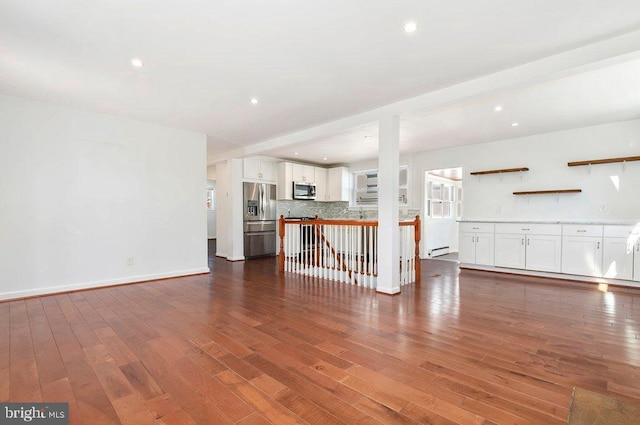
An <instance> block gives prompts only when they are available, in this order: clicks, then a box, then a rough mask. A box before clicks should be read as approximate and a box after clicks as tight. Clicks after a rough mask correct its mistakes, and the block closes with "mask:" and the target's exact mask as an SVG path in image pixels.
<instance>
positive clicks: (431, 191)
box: [426, 180, 462, 219]
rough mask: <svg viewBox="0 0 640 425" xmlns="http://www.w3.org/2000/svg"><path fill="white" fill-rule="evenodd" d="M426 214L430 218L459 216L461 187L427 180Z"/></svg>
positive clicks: (460, 210)
mask: <svg viewBox="0 0 640 425" xmlns="http://www.w3.org/2000/svg"><path fill="white" fill-rule="evenodd" d="M426 191H427V192H426V198H427V215H428V216H429V217H431V218H452V217H455V218H458V219H459V218H460V217H461V216H462V188H461V187H458V186H456V185H454V184H448V183H441V182H438V181H434V180H429V181H427V187H426Z"/></svg>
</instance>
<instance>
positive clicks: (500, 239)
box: [495, 223, 562, 273]
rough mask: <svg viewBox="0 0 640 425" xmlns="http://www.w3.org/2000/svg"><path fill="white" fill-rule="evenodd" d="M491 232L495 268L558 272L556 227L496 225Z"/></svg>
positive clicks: (558, 250) (559, 251)
mask: <svg viewBox="0 0 640 425" xmlns="http://www.w3.org/2000/svg"><path fill="white" fill-rule="evenodd" d="M495 229H496V230H495V232H496V233H495V265H496V267H509V268H515V269H526V270H537V271H547V272H556V273H557V272H560V270H561V243H562V238H561V234H562V227H561V226H560V225H557V224H532V223H498V224H496V228H495Z"/></svg>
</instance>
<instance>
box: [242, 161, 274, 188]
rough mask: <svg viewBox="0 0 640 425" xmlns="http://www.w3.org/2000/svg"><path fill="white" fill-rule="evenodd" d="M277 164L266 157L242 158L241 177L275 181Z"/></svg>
mask: <svg viewBox="0 0 640 425" xmlns="http://www.w3.org/2000/svg"><path fill="white" fill-rule="evenodd" d="M276 170H277V164H276V163H275V162H274V161H272V160H269V159H266V158H244V160H243V171H242V177H243V178H244V179H245V180H258V181H261V182H269V183H275V182H276V176H277V171H276Z"/></svg>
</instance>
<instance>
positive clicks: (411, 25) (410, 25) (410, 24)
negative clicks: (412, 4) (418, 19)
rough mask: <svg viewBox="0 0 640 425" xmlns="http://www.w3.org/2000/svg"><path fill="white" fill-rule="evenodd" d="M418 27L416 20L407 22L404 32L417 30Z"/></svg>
mask: <svg viewBox="0 0 640 425" xmlns="http://www.w3.org/2000/svg"><path fill="white" fill-rule="evenodd" d="M417 29H418V26H417V25H416V23H415V22H407V23H406V24H404V32H415V31H416V30H417Z"/></svg>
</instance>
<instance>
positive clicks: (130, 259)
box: [127, 257, 134, 266]
mask: <svg viewBox="0 0 640 425" xmlns="http://www.w3.org/2000/svg"><path fill="white" fill-rule="evenodd" d="M133 263H134V258H133V257H127V266H133Z"/></svg>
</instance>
